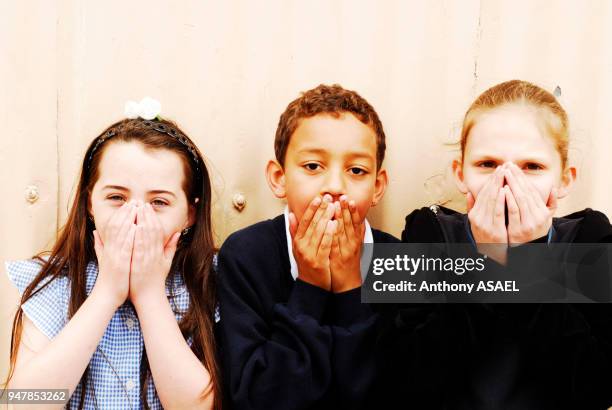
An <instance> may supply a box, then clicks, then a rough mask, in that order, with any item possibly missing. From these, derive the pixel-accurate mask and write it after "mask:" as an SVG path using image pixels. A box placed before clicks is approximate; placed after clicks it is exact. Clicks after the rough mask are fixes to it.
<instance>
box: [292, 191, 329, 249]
mask: <svg viewBox="0 0 612 410" xmlns="http://www.w3.org/2000/svg"><path fill="white" fill-rule="evenodd" d="M330 202H331V196H329V195H327V194H325V195H324V196H323V199H322V200H321V204H320V205H319V209H317V211H316V212H315V214H314V216H313V217H312V220H311V221H310V225H309V226H308V227H307V228H306V233H305V234H304V236H303V238H306V240H307V241H309V242H310V241H312V238H313V235H314V236H317V237H318V234H315V232H316V231H317V226H319V222H320V221H321V219H322V218H323V216H324V215H326V214H327V212H328V211H327V210H328V208H329V205H330ZM332 215H333V213H332ZM330 218H331V217H330ZM301 224H302V222H300V225H301ZM324 225H325V223H324Z"/></svg>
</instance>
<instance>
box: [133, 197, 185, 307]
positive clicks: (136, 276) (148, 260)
mask: <svg viewBox="0 0 612 410" xmlns="http://www.w3.org/2000/svg"><path fill="white" fill-rule="evenodd" d="M136 221H137V222H136V234H135V236H134V251H133V253H132V266H131V273H130V293H129V298H130V300H131V301H132V303H133V304H134V305H137V304H138V303H139V301H140V300H142V299H143V298H147V297H149V296H151V295H153V296H158V295H164V296H165V289H166V277H167V276H168V273H169V272H170V267H171V266H172V259H173V258H174V253H175V252H176V246H177V243H178V240H179V237H180V232H175V233H174V234H173V235H172V236H171V237H170V238H169V239H168V241H167V242H166V243H164V230H163V227H162V225H161V223H160V221H159V218H158V217H157V215H156V214H155V212H154V211H153V208H152V207H151V205H150V204H149V203H147V204H145V205H142V204H141V203H139V206H138V207H137V213H136Z"/></svg>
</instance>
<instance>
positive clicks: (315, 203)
mask: <svg viewBox="0 0 612 410" xmlns="http://www.w3.org/2000/svg"><path fill="white" fill-rule="evenodd" d="M312 204H313V205H315V206H319V205H321V197H320V196H318V197H316V198H315V199H314V200H313V201H312Z"/></svg>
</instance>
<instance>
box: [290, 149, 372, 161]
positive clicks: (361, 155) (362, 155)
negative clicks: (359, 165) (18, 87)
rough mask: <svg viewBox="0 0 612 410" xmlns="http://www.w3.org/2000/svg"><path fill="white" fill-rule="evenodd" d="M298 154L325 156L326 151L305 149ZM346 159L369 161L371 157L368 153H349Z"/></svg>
mask: <svg viewBox="0 0 612 410" xmlns="http://www.w3.org/2000/svg"><path fill="white" fill-rule="evenodd" d="M297 153H298V154H318V155H325V154H327V151H326V150H324V149H321V148H305V149H302V150H300V151H298V152H297ZM346 157H348V158H351V159H352V158H364V159H371V158H372V155H370V154H369V153H366V152H349V153H348V154H347V155H346Z"/></svg>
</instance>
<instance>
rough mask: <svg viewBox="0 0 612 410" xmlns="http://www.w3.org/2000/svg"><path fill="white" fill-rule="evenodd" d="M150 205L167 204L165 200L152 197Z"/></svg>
mask: <svg viewBox="0 0 612 410" xmlns="http://www.w3.org/2000/svg"><path fill="white" fill-rule="evenodd" d="M151 205H153V206H166V205H168V203H167V202H166V201H163V200H161V199H154V200H152V201H151Z"/></svg>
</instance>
